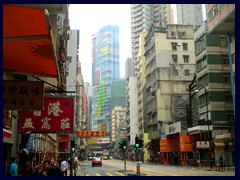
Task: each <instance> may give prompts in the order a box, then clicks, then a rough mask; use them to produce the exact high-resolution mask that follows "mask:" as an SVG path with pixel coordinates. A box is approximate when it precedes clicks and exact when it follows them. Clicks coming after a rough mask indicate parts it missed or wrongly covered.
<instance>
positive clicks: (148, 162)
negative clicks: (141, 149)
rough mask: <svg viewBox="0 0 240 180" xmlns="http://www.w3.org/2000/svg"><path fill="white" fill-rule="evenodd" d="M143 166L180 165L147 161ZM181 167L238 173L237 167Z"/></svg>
mask: <svg viewBox="0 0 240 180" xmlns="http://www.w3.org/2000/svg"><path fill="white" fill-rule="evenodd" d="M139 162H140V164H142V163H143V162H142V161H139ZM143 164H154V165H163V166H175V167H176V166H179V165H169V164H166V165H164V164H160V163H154V162H151V161H148V160H146V161H144V163H143ZM179 167H183V168H194V169H199V170H203V171H221V172H227V171H229V172H236V171H235V167H223V168H221V169H220V170H219V169H218V168H216V167H214V168H212V169H211V168H210V167H202V168H200V167H199V166H198V167H193V166H179Z"/></svg>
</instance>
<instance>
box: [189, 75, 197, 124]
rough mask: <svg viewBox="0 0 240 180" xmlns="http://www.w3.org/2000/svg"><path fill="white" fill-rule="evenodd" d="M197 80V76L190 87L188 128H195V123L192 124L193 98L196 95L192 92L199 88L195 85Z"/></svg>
mask: <svg viewBox="0 0 240 180" xmlns="http://www.w3.org/2000/svg"><path fill="white" fill-rule="evenodd" d="M195 79H196V74H195V75H194V78H193V80H192V82H191V84H189V85H188V94H189V106H188V111H187V112H188V123H187V124H188V128H189V127H192V126H193V122H192V118H193V117H192V97H193V95H194V94H195V92H194V93H193V94H192V90H193V89H194V88H195V87H196V86H197V85H196V84H194V82H195Z"/></svg>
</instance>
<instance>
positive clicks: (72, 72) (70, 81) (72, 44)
mask: <svg viewBox="0 0 240 180" xmlns="http://www.w3.org/2000/svg"><path fill="white" fill-rule="evenodd" d="M77 32H78V30H70V31H69V36H70V38H69V40H68V46H67V52H68V53H67V54H68V56H71V57H72V60H71V62H70V63H69V74H68V76H67V91H75V90H76V81H77V52H78V42H77V40H78V37H77V35H78V33H77ZM72 95H73V94H72Z"/></svg>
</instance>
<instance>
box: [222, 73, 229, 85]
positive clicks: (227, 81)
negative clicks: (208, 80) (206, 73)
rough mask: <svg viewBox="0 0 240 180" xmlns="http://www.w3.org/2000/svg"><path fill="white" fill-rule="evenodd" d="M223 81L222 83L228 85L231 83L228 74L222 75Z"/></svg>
mask: <svg viewBox="0 0 240 180" xmlns="http://www.w3.org/2000/svg"><path fill="white" fill-rule="evenodd" d="M223 79H224V83H230V82H231V79H230V73H223Z"/></svg>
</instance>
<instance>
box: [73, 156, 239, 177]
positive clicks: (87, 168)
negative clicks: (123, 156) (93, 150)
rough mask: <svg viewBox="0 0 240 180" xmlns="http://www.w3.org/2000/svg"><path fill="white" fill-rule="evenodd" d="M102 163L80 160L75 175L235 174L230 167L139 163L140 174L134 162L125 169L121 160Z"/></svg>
mask: <svg viewBox="0 0 240 180" xmlns="http://www.w3.org/2000/svg"><path fill="white" fill-rule="evenodd" d="M102 164H103V165H102V167H100V166H96V167H92V163H91V161H83V162H80V169H81V170H79V171H78V174H77V176H135V175H142V176H235V171H234V170H232V169H230V170H228V169H225V170H220V171H219V170H216V169H212V170H210V169H207V168H202V169H200V168H193V167H181V166H173V165H160V164H153V163H140V174H137V167H136V162H132V161H127V162H126V170H125V168H124V161H122V160H116V159H112V160H103V161H102Z"/></svg>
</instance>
